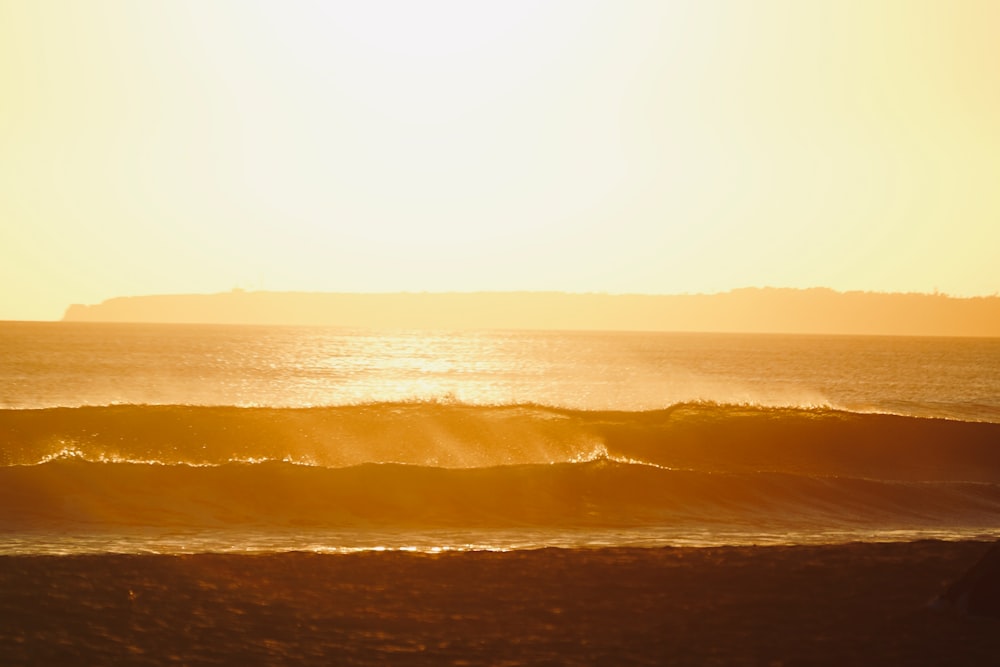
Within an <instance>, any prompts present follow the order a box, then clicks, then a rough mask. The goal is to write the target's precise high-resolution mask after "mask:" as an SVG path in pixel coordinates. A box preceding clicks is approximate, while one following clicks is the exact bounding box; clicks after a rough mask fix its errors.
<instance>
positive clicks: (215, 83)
mask: <svg viewBox="0 0 1000 667" xmlns="http://www.w3.org/2000/svg"><path fill="white" fill-rule="evenodd" d="M998 26H1000V2H994V1H992V0H982V1H975V0H949V1H944V0H933V1H928V0H900V1H898V2H897V1H894V0H858V1H854V0H831V1H829V2H824V1H822V0H817V1H815V2H797V1H795V0H787V1H776V0H774V1H772V0H729V1H726V0H714V1H713V0H701V1H695V0H692V1H690V2H670V1H668V0H655V1H651V2H627V1H611V0H609V1H606V2H588V1H586V0H567V1H564V2H541V1H538V0H533V1H530V2H516V1H515V2H512V1H505V2H491V3H486V2H468V1H466V0H455V1H448V2H442V1H438V0H422V1H419V2H385V1H380V0H366V1H365V2H332V1H331V2H319V1H317V2H295V1H294V0H285V1H274V2H270V1H265V0H259V1H256V2H253V1H251V0H229V1H224V0H193V1H190V2H184V1H180V0H170V1H167V0H149V1H144V2H134V1H131V0H87V1H86V2H73V1H70V0H30V1H29V0H0V281H2V282H0V284H2V288H0V319H50V318H58V317H59V316H61V314H62V311H63V309H64V308H65V307H66V306H67V305H68V304H69V303H72V302H82V303H95V302H98V301H101V300H103V299H106V298H109V297H112V296H117V295H127V294H152V293H178V292H215V291H226V290H229V289H230V288H232V287H236V286H239V287H243V288H247V289H264V290H311V291H368V292H370V291H397V290H407V291H421V290H428V291H446V290H461V291H466V290H565V291H573V292H589V291H594V292H613V293H618V292H637V293H675V292H716V291H723V290H727V289H730V288H734V287H742V286H754V285H756V286H763V285H772V286H788V287H810V286H818V285H822V286H829V287H833V288H834V289H840V290H853V289H862V290H881V291H932V290H934V289H939V290H941V291H944V292H948V293H951V294H956V295H979V294H991V293H993V292H996V291H997V290H998V289H1000V261H998V259H997V258H998V256H1000V253H998V249H1000V75H998V70H997V63H998V62H1000V46H998V43H997V40H996V33H997V28H998Z"/></svg>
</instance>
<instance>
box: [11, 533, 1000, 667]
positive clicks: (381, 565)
mask: <svg viewBox="0 0 1000 667" xmlns="http://www.w3.org/2000/svg"><path fill="white" fill-rule="evenodd" d="M991 545H992V542H984V541H962V542H943V541H934V540H923V541H916V542H874V543H863V542H855V543H848V544H834V545H796V546H777V545H776V546H727V547H662V548H661V547H656V548H635V547H608V548H596V549H579V550H575V549H554V548H549V549H539V550H528V551H510V552H445V553H441V554H425V553H416V554H415V553H407V552H399V551H390V552H362V553H355V554H315V553H305V552H285V553H275V554H251V555H234V554H198V555H176V556H172V555H118V554H108V555H76V556H10V555H8V556H0V656H2V657H3V659H4V663H5V664H9V665H21V664H38V663H41V664H50V663H61V662H78V663H88V664H113V663H119V662H122V661H126V662H129V663H130V664H165V663H184V664H192V663H194V664H199V663H206V662H216V663H223V664H237V663H239V664H381V663H391V664H412V665H422V664H427V665H431V664H434V665H439V664H460V663H461V664H498V663H503V662H508V663H511V664H538V663H550V664H618V665H622V664H810V665H825V664H830V665H834V664H872V665H875V664H909V665H913V664H917V665H920V664H927V665H930V664H976V663H981V664H982V663H984V662H987V661H988V660H990V659H995V657H996V655H998V654H1000V632H998V630H1000V620H996V619H989V618H975V617H966V616H962V615H959V614H956V613H945V612H937V611H932V610H931V609H930V608H929V607H928V603H929V602H931V600H933V599H934V598H935V597H936V596H938V595H940V594H941V593H943V592H944V590H945V588H946V587H947V586H948V585H949V584H950V583H952V582H954V581H956V580H957V579H959V578H960V577H961V576H962V575H963V574H964V573H965V572H966V571H967V570H968V569H969V568H970V567H971V566H972V565H973V564H974V563H975V562H976V561H977V560H978V559H979V558H980V557H981V556H982V555H983V554H984V553H985V552H986V551H987V550H988V549H989V547H990V546H991Z"/></svg>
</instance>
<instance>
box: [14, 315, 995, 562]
mask: <svg viewBox="0 0 1000 667" xmlns="http://www.w3.org/2000/svg"><path fill="white" fill-rule="evenodd" d="M997 536H1000V340H998V339H963V338H904V337H851V336H828V337H827V336H792V335H735V334H693V333H683V334H681V333H608V332H527V331H457V332H456V331H440V332H437V331H364V330H343V329H335V328H299V327H252V326H245V327H244V326H200V325H148V324H84V323H18V322H7V323H2V324H0V554H14V555H24V554H32V555H37V554H61V555H65V554H102V553H126V554H127V553H161V554H186V553H205V552H225V553H248V552H250V553H278V552H289V551H307V552H316V553H349V552H355V551H369V550H374V551H382V550H390V551H392V550H403V551H417V552H426V553H439V552H444V551H483V550H496V551H507V550H521V549H538V548H544V547H561V548H570V549H575V548H596V547H617V546H629V547H657V546H670V545H673V546H677V545H688V546H712V545H727V544H729V545H749V544H786V545H787V544H827V543H843V542H849V541H885V540H894V541H901V540H915V539H922V538H943V539H951V540H956V539H970V538H971V539H978V538H995V537H997Z"/></svg>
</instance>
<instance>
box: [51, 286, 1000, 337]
mask: <svg viewBox="0 0 1000 667" xmlns="http://www.w3.org/2000/svg"><path fill="white" fill-rule="evenodd" d="M63 321H66V322H162V323H205V324H289V325H322V326H344V327H362V328H434V329H470V328H471V329H556V330H583V329H591V330H614V331H703V332H744V333H815V334H872V335H924V336H983V337H1000V297H997V296H990V297H972V298H958V297H951V296H946V295H943V294H913V293H909V294H901V293H883V292H837V291H834V290H831V289H827V288H811V289H788V288H743V289H735V290H732V291H729V292H722V293H718V294H675V295H645V294H618V295H614V294H576V293H563V292H446V293H430V292H419V293H416V292H415V293H409V292H400V293H379V294H354V293H324V292H264V291H261V292H249V291H244V290H239V289H236V290H233V291H231V292H224V293H219V294H175V295H154V296H132V297H117V298H113V299H108V300H106V301H104V302H102V303H100V304H97V305H90V306H88V305H79V304H74V305H72V306H70V307H69V308H68V309H67V310H66V313H65V315H64V316H63Z"/></svg>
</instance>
